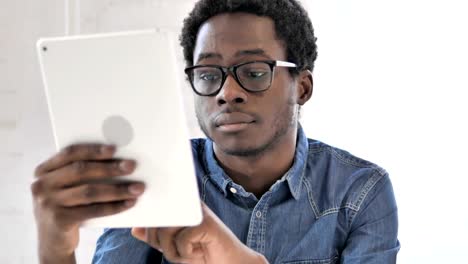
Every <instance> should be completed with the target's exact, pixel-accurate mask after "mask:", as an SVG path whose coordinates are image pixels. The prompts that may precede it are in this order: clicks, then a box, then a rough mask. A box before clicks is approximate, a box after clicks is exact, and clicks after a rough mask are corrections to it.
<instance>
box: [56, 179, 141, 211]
mask: <svg viewBox="0 0 468 264" xmlns="http://www.w3.org/2000/svg"><path fill="white" fill-rule="evenodd" d="M144 190H145V185H144V184H143V183H119V184H106V183H94V184H91V183H90V184H84V185H80V186H76V187H72V188H68V189H62V190H60V191H58V192H57V194H56V195H55V196H54V200H55V203H56V204H57V205H59V206H65V207H72V206H79V205H89V204H93V203H103V202H116V201H122V200H129V199H136V198H137V197H138V196H139V195H141V194H142V193H143V192H144Z"/></svg>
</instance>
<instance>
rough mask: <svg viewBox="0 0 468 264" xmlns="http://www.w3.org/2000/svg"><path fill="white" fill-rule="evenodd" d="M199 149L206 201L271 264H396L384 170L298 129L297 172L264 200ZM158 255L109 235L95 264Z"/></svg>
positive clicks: (394, 222)
mask: <svg viewBox="0 0 468 264" xmlns="http://www.w3.org/2000/svg"><path fill="white" fill-rule="evenodd" d="M192 149H193V155H194V161H195V168H196V174H197V179H198V184H199V189H200V197H201V199H202V200H203V201H204V202H205V203H206V204H207V205H208V206H209V207H210V208H211V210H213V212H214V213H215V214H216V215H217V216H218V217H219V218H220V219H221V220H222V221H223V222H224V223H225V224H226V225H227V226H228V227H229V228H230V229H231V230H232V231H233V232H234V234H235V235H236V236H237V237H238V238H239V239H240V241H242V242H243V243H244V244H246V245H247V246H248V247H250V248H252V249H254V250H255V251H257V252H260V253H261V254H263V255H264V256H265V257H266V258H267V259H268V261H269V262H270V263H285V264H286V263H287V264H312V263H320V264H325V263H346V264H351V263H396V255H397V252H398V250H399V248H400V245H399V242H398V240H397V231H398V217H397V206H396V202H395V198H394V195H393V189H392V185H391V183H390V179H389V177H388V174H387V172H386V171H385V170H384V169H382V168H380V167H379V166H377V165H375V164H372V163H370V162H368V161H365V160H363V159H360V158H357V157H355V156H352V155H351V154H349V153H348V152H346V151H343V150H340V149H337V148H334V147H331V146H329V145H326V144H324V143H322V142H319V141H316V140H312V139H307V138H306V136H305V134H304V132H303V131H302V129H301V128H299V130H298V138H297V146H296V153H295V157H294V163H293V165H292V167H291V168H290V169H289V171H288V172H286V174H285V175H284V176H283V177H282V178H281V179H279V180H278V181H277V182H276V183H275V184H273V185H272V186H271V188H270V190H269V191H268V192H266V193H265V194H264V195H263V196H262V197H261V198H260V199H257V198H256V197H255V196H254V195H253V194H252V193H249V192H247V191H245V190H244V188H243V187H242V186H240V185H238V184H236V183H235V182H233V181H232V180H231V179H230V178H229V176H228V175H226V173H225V172H224V171H223V169H222V168H221V167H220V166H219V164H218V163H217V161H216V159H215V157H214V153H213V142H212V141H211V140H208V139H194V140H192ZM151 251H154V249H152V248H151V247H149V246H148V245H147V244H145V243H143V242H140V241H138V240H136V239H135V238H133V237H132V236H131V234H130V230H129V229H106V230H105V231H104V234H103V235H102V236H101V237H100V238H99V240H98V242H97V248H96V253H95V256H94V259H93V263H146V260H147V257H148V254H151ZM163 263H169V262H168V261H167V260H163Z"/></svg>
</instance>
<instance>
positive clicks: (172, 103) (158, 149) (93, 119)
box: [37, 29, 202, 227]
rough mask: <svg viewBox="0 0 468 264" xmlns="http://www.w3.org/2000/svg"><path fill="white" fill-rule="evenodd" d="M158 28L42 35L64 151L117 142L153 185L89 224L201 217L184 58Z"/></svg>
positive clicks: (186, 222)
mask: <svg viewBox="0 0 468 264" xmlns="http://www.w3.org/2000/svg"><path fill="white" fill-rule="evenodd" d="M171 39H172V38H171V35H170V34H169V33H164V32H161V31H159V30H157V29H155V30H144V31H134V32H120V33H109V34H99V35H86V36H73V37H62V38H49V39H40V40H39V41H38V42H37V52H38V54H39V61H40V66H41V70H42V77H43V81H44V87H45V92H46V98H47V103H48V107H49V113H50V119H51V121H52V130H53V133H54V138H55V145H56V148H57V150H59V149H61V148H63V147H64V146H67V145H69V144H72V143H83V142H86V143H89V142H98V143H112V144H116V145H117V146H118V151H117V153H116V157H120V158H132V159H136V160H137V162H138V167H137V169H136V170H135V172H134V173H133V174H132V175H129V176H125V177H122V178H123V179H127V180H128V179H131V180H140V181H143V182H145V183H146V191H145V193H144V194H143V195H142V196H141V198H140V199H139V200H138V202H137V204H136V205H135V206H134V207H133V208H131V209H129V210H128V211H125V212H122V213H120V214H117V215H113V216H108V217H102V218H97V219H93V220H89V221H87V222H86V223H85V224H84V226H92V227H136V226H139V227H157V226H159V227H160V226H190V225H196V224H199V223H200V222H201V219H202V214H201V206H200V199H199V193H198V187H197V183H196V178H195V170H194V164H193V157H192V151H191V146H190V141H189V133H188V128H187V124H186V121H185V116H184V109H183V104H182V96H181V88H180V83H179V79H180V78H181V76H183V70H182V69H178V68H176V56H175V53H174V50H173V47H174V46H173V44H172V41H171Z"/></svg>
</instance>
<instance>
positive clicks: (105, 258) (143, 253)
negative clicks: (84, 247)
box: [92, 228, 161, 264]
mask: <svg viewBox="0 0 468 264" xmlns="http://www.w3.org/2000/svg"><path fill="white" fill-rule="evenodd" d="M92 263H93V264H108V263H109V264H111V263H112V264H119V263H122V264H123V263H135V264H140V263H141V264H143V263H161V253H159V252H158V251H157V250H155V249H153V248H151V247H150V246H149V245H147V244H146V243H144V242H142V241H140V240H138V239H136V238H134V237H133V236H132V234H131V229H128V228H125V229H120V228H112V229H105V230H104V233H103V234H102V235H101V236H100V237H99V239H98V241H97V244H96V251H95V253H94V257H93V261H92Z"/></svg>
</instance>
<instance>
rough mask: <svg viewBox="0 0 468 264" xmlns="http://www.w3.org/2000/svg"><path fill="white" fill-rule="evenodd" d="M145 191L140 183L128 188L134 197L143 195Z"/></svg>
mask: <svg viewBox="0 0 468 264" xmlns="http://www.w3.org/2000/svg"><path fill="white" fill-rule="evenodd" d="M144 190H145V186H144V185H143V184H140V183H136V184H132V185H130V186H129V187H128V191H129V192H130V193H131V194H133V195H139V194H142V193H143V191H144Z"/></svg>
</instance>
